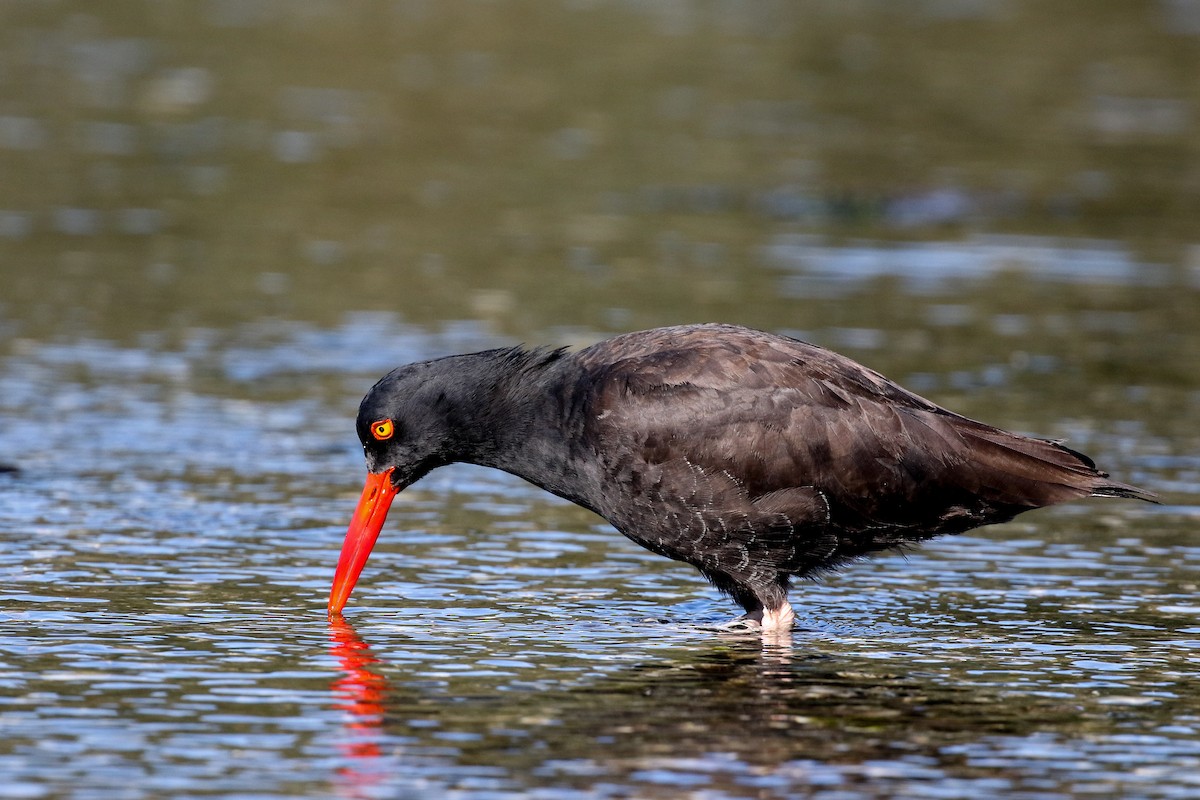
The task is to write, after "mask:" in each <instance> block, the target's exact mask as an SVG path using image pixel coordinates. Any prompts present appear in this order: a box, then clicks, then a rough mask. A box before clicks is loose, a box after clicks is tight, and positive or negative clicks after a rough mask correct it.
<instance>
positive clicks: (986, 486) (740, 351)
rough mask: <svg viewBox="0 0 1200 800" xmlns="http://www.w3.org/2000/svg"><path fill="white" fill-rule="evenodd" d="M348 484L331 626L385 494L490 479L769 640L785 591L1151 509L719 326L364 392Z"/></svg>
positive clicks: (415, 367) (466, 364)
mask: <svg viewBox="0 0 1200 800" xmlns="http://www.w3.org/2000/svg"><path fill="white" fill-rule="evenodd" d="M358 436H359V439H361V440H362V444H363V450H364V451H365V453H366V460H367V469H368V476H367V482H366V486H365V488H364V489H363V494H362V497H361V499H360V500H359V502H358V507H357V508H356V510H355V512H354V517H353V519H352V521H351V523H350V529H349V531H348V532H347V534H346V541H345V544H344V545H343V548H342V553H341V558H340V559H339V561H338V566H337V571H336V574H335V576H334V581H333V588H332V591H331V594H330V598H329V612H330V614H331V615H333V614H338V613H340V612H341V610H342V609H343V607H344V606H345V605H346V601H347V599H348V598H349V596H350V592H351V591H352V590H353V588H354V584H355V583H356V582H357V580H358V576H359V574H360V573H361V572H362V568H363V565H364V564H365V563H366V561H367V557H368V556H369V555H370V552H371V548H372V547H373V546H374V544H375V540H376V538H377V537H378V535H379V531H380V528H381V527H382V526H383V522H384V518H385V517H386V515H387V512H388V507H389V506H390V504H391V501H392V498H393V497H395V495H396V493H397V492H399V491H400V490H402V489H404V488H405V487H406V486H409V485H411V484H412V483H414V482H416V481H417V480H419V479H420V478H421V477H423V476H424V475H425V474H427V473H428V472H429V471H430V470H432V469H436V468H437V467H440V466H443V465H446V464H450V463H454V462H465V463H470V464H480V465H482V466H486V467H495V468H497V469H502V470H504V471H506V472H510V473H512V474H514V475H518V476H520V477H522V478H524V479H525V480H527V481H529V482H531V483H533V484H536V485H537V486H540V487H542V488H543V489H545V490H547V491H549V492H553V493H554V494H556V495H558V496H560V497H565V498H566V499H568V500H570V501H572V502H575V503H578V504H579V505H581V506H583V507H584V508H587V509H590V510H592V511H594V512H596V513H597V514H599V515H600V516H602V517H604V519H606V520H608V521H609V522H610V523H611V524H612V525H613V527H615V528H616V529H617V530H618V531H620V532H621V533H623V534H624V535H625V536H628V537H629V538H630V539H632V540H633V541H635V542H637V543H638V544H640V545H642V546H643V547H645V548H647V549H649V550H651V551H653V552H655V553H659V554H660V555H664V556H666V557H668V558H673V559H676V560H678V561H685V562H687V563H689V564H691V565H693V566H694V567H696V568H697V569H698V570H700V572H701V573H702V574H703V575H704V576H705V577H706V578H708V580H709V581H711V582H712V584H713V585H714V586H716V588H717V589H719V590H720V591H721V592H723V593H725V594H727V595H729V596H730V597H732V598H733V599H734V600H735V601H736V602H737V603H738V604H740V605H741V606H742V608H744V609H745V610H746V614H745V615H744V616H743V617H741V618H739V620H736V621H735V622H736V623H738V624H739V625H742V626H748V627H754V628H758V627H761V629H762V630H764V631H779V630H786V629H787V628H789V627H790V626H791V625H792V621H793V616H794V615H793V613H792V609H791V606H790V605H789V604H788V599H787V593H788V587H789V585H790V583H791V580H792V578H793V577H795V576H804V575H809V574H812V573H815V572H820V571H821V570H827V569H830V568H833V567H836V566H837V565H839V564H841V563H843V562H845V561H847V560H848V559H854V558H857V557H860V556H864V555H867V554H869V553H873V552H876V551H879V550H884V549H887V548H891V547H897V546H900V545H904V544H907V543H910V542H919V541H922V540H925V539H929V538H931V537H934V536H939V535H941V534H953V533H961V532H963V531H966V530H969V529H971V528H974V527H977V526H979V525H987V524H990V523H995V522H1004V521H1006V520H1009V519H1012V518H1013V517H1014V516H1016V515H1017V514H1019V513H1021V512H1022V511H1028V510H1029V509H1032V508H1040V507H1042V506H1049V505H1053V504H1055V503H1063V502H1066V501H1069V500H1075V499H1078V498H1082V497H1088V496H1094V497H1126V498H1136V499H1139V500H1148V501H1153V500H1154V495H1153V494H1151V493H1150V492H1146V491H1144V490H1142V489H1139V488H1137V487H1135V486H1130V485H1128V484H1125V483H1119V482H1117V481H1114V480H1110V479H1109V477H1108V475H1107V474H1106V473H1104V472H1100V471H1098V470H1097V469H1096V467H1095V465H1094V464H1093V463H1092V461H1091V459H1089V458H1088V457H1087V456H1085V455H1083V454H1082V453H1077V452H1075V451H1074V450H1071V449H1070V448H1067V447H1064V446H1063V445H1062V444H1060V443H1058V442H1054V441H1048V440H1045V439H1036V438H1031V437H1028V436H1022V435H1019V434H1015V433H1010V432H1008V431H1004V430H1001V429H999V428H994V427H992V426H990V425H985V424H984V423H982V422H976V421H975V420H972V419H968V418H967V417H963V416H960V415H958V414H955V413H953V412H951V411H947V410H946V409H944V408H941V407H940V406H937V405H935V404H934V403H931V402H930V401H928V400H926V399H924V398H922V397H919V396H917V395H915V394H913V393H912V392H909V391H907V390H905V389H902V388H901V387H900V386H898V385H896V384H895V383H893V382H892V381H890V380H888V379H887V378H885V377H883V376H882V375H880V374H879V373H877V372H874V371H872V370H870V369H867V368H866V367H864V366H862V365H860V364H858V363H856V362H854V361H852V360H850V359H849V358H846V357H845V356H841V355H838V354H837V353H834V352H831V351H829V350H826V349H824V348H821V347H817V346H815V345H811V344H807V343H805V342H801V341H798V340H796V339H790V338H787V337H784V336H777V335H774V334H770V333H764V332H762V331H757V330H750V329H747V328H741V327H736V326H732V325H716V324H709V325H682V326H677V327H670V328H657V329H654V330H648V331H641V332H639V333H630V334H625V335H622V336H617V337H615V338H612V339H608V340H606V341H602V342H599V343H598V344H594V345H592V346H591V347H587V348H585V349H583V350H579V351H578V352H568V351H566V350H565V349H544V348H539V349H525V348H521V347H511V348H501V349H497V350H486V351H484V352H480V353H470V354H466V355H456V356H449V357H447V358H439V359H436V360H433V361H423V362H420V363H416V364H410V365H408V366H404V367H400V368H399V369H396V370H394V371H393V372H391V373H389V374H388V375H386V376H385V377H384V378H383V379H382V380H380V381H379V382H378V383H377V384H375V386H374V387H373V388H372V389H371V391H370V392H368V393H367V396H366V397H365V398H364V399H363V401H362V405H361V407H360V408H359V412H358Z"/></svg>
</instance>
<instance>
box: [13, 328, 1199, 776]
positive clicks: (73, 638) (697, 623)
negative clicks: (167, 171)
mask: <svg viewBox="0 0 1200 800" xmlns="http://www.w3.org/2000/svg"><path fill="white" fill-rule="evenodd" d="M402 331H407V333H408V334H409V335H410V336H411V341H412V352H413V353H414V354H425V353H433V352H438V350H439V349H440V348H446V347H456V346H459V345H462V344H464V342H463V341H461V340H460V339H455V340H454V341H451V342H447V341H443V340H440V339H439V338H438V337H434V336H426V337H421V336H419V335H417V334H416V333H415V332H414V331H412V330H411V329H408V328H404V327H403V326H397V325H396V323H394V322H389V321H387V320H386V319H384V318H381V317H373V318H370V319H368V320H363V319H361V318H353V319H351V320H349V321H347V323H346V324H344V325H343V326H340V327H338V328H335V329H332V330H329V331H326V332H325V333H324V334H323V335H319V336H318V335H317V332H316V331H314V330H313V329H311V328H308V327H307V326H298V325H287V326H283V327H282V328H279V329H275V330H274V333H273V334H272V335H271V336H269V337H264V336H263V328H262V327H261V326H258V327H255V328H254V330H253V332H252V333H249V334H243V338H244V339H245V341H243V343H242V344H240V345H239V344H237V343H236V342H228V343H226V344H225V345H223V346H222V347H220V348H212V347H208V346H204V345H201V344H196V343H193V344H191V345H189V346H186V347H184V348H183V349H182V350H180V351H174V352H156V351H154V350H151V349H147V348H134V349H122V348H119V347H113V346H109V345H103V344H100V343H97V342H84V343H81V344H79V345H64V344H56V345H48V346H37V345H33V344H27V345H25V346H24V347H22V348H21V349H20V352H19V354H17V355H14V356H10V357H9V358H8V359H7V360H6V361H5V363H4V370H3V374H4V379H3V388H4V396H5V398H6V403H9V405H7V406H6V409H5V415H6V419H8V420H10V421H20V422H22V423H23V424H20V425H11V426H8V427H6V429H5V431H4V435H3V436H2V437H0V444H2V445H3V446H4V448H5V452H10V453H11V452H22V453H27V454H30V458H29V459H28V460H27V461H24V462H23V463H22V465H21V466H22V469H21V471H20V472H19V473H16V474H9V475H5V476H0V480H3V481H4V482H5V486H4V487H3V488H4V492H5V503H4V504H3V511H2V515H0V529H2V530H3V531H4V532H5V540H6V542H7V544H6V547H5V551H4V555H3V556H2V557H0V571H2V573H3V575H4V589H3V591H2V593H0V603H3V612H2V617H0V626H2V628H3V637H2V639H0V653H2V654H3V655H2V658H3V664H4V670H3V672H2V673H0V687H2V688H3V695H2V698H0V703H2V704H3V709H2V710H0V724H2V725H3V728H4V731H5V737H4V741H3V743H2V744H0V773H3V775H4V776H5V778H6V788H5V790H4V792H5V795H6V796H13V797H51V796H71V797H158V796H179V795H188V796H194V795H219V796H232V797H242V796H245V797H251V796H326V795H331V794H333V795H339V796H340V795H346V796H351V797H394V796H412V797H426V796H428V797H443V796H458V797H469V798H494V797H524V796H534V797H537V796H545V797H630V796H636V797H685V796H686V797H692V796H700V797H793V796H815V797H831V798H833V797H836V798H844V797H886V796H910V795H913V794H920V795H922V796H926V795H929V796H944V797H965V796H973V797H993V796H994V797H1002V796H1003V797H1011V796H1029V797H1042V796H1069V795H1080V796H1082V795H1088V794H1095V793H1097V792H1099V793H1102V794H1109V795H1113V796H1117V795H1120V796H1144V797H1183V796H1189V795H1190V794H1192V793H1193V792H1194V791H1195V790H1196V777H1195V776H1196V775H1197V774H1200V744H1198V743H1200V736H1198V735H1197V731H1198V730H1200V728H1198V726H1200V704H1198V700H1200V698H1197V696H1196V690H1195V688H1194V687H1195V686H1196V685H1197V683H1196V678H1197V675H1198V674H1200V659H1198V658H1197V656H1196V655H1195V652H1196V650H1197V647H1198V646H1200V603H1198V602H1197V601H1196V596H1197V587H1196V576H1197V575H1198V574H1200V544H1198V543H1197V542H1196V541H1195V537H1194V535H1193V531H1194V529H1195V520H1196V517H1197V512H1196V508H1197V506H1196V505H1195V504H1194V500H1193V501H1192V504H1191V505H1188V504H1183V505H1179V504H1175V505H1169V506H1165V507H1160V508H1151V507H1146V506H1142V505H1141V504H1134V503H1128V502H1109V503H1105V502H1101V501H1094V502H1092V503H1090V504H1086V505H1080V506H1076V507H1071V508H1067V509H1059V510H1051V511H1046V512H1039V513H1038V514H1036V515H1029V516H1027V517H1026V518H1024V519H1023V520H1022V521H1021V522H1018V523H1013V524H1009V525H1005V526H1000V527H996V528H993V529H991V530H987V531H982V532H978V533H973V534H970V535H964V536H959V537H955V538H953V539H949V540H944V541H940V542H936V543H934V544H932V545H929V546H927V547H923V548H920V549H918V550H914V551H913V552H910V553H907V554H894V555H888V556H884V557H881V558H877V559H875V560H873V561H871V562H866V563H862V564H858V565H854V566H852V567H850V568H848V569H846V570H845V571H844V572H843V573H841V574H836V575H832V576H828V577H827V578H825V579H823V580H821V581H820V582H816V583H814V582H804V583H802V584H800V585H799V586H798V587H797V588H796V590H795V591H794V593H793V594H794V600H795V601H796V606H797V609H798V613H799V622H798V624H799V627H798V629H797V631H796V633H795V635H794V636H793V637H791V639H790V640H789V641H783V642H780V641H775V642H769V643H766V644H764V643H763V642H762V641H760V640H759V639H758V638H756V637H746V636H736V635H728V634H717V633H714V632H712V631H711V630H706V629H705V628H704V627H703V626H705V625H711V624H714V623H719V622H721V621H724V620H725V619H727V618H728V617H730V616H732V614H733V610H732V607H731V606H730V605H729V604H728V603H727V602H725V601H723V600H721V599H720V598H719V597H717V596H716V595H715V593H713V592H712V591H711V590H710V589H709V588H708V587H707V586H706V585H705V584H704V583H703V581H702V580H700V579H699V577H698V576H696V575H695V574H693V573H692V572H691V570H690V569H688V568H684V567H681V566H678V565H675V564H672V563H669V562H666V561H663V560H662V559H659V558H656V557H654V556H652V555H651V554H649V553H647V552H644V551H642V550H640V549H639V548H637V547H635V546H633V545H632V544H631V543H629V542H627V541H625V540H624V539H622V538H621V537H620V536H618V535H617V534H615V533H614V532H613V531H612V530H611V529H610V528H608V527H607V526H606V525H605V524H603V523H602V522H601V521H599V520H597V519H596V518H595V517H593V516H592V515H590V514H588V513H587V512H585V511H582V510H580V509H577V508H575V507H573V506H570V505H569V504H566V503H563V502H561V501H558V500H556V499H555V498H552V497H549V496H547V495H545V494H544V493H542V492H540V491H538V490H536V489H535V488H533V487H531V486H528V485H526V484H524V483H523V482H521V481H520V480H518V479H516V478H513V477H511V476H507V475H504V474H502V473H497V472H494V471H490V470H484V469H480V468H473V467H462V466H458V467H450V468H446V469H443V470H440V471H438V472H435V473H434V474H432V475H431V476H430V477H429V478H428V479H426V480H425V481H423V482H421V483H420V484H418V485H417V486H416V487H413V488H412V489H410V490H408V491H407V492H405V493H404V494H402V495H401V496H400V498H399V499H398V500H397V504H396V506H395V508H394V510H393V513H392V515H391V518H390V520H389V523H388V529H387V532H386V533H385V535H384V537H383V538H382V539H381V540H380V544H379V546H378V548H377V552H376V553H375V555H374V556H373V557H372V560H371V562H370V564H369V565H368V568H367V571H366V573H365V576H364V580H363V581H362V583H361V584H360V586H359V588H358V590H357V592H356V594H355V596H354V598H353V599H352V602H351V605H350V607H349V608H348V611H347V616H346V618H345V619H339V620H336V621H333V622H329V621H327V620H326V619H325V616H324V601H325V597H326V594H327V591H328V585H329V579H330V574H331V570H332V566H333V563H334V559H335V557H336V552H337V548H338V546H339V543H340V540H341V537H342V535H343V533H344V525H345V521H346V519H347V517H348V514H349V511H350V508H351V506H352V504H353V502H354V498H355V496H356V490H357V488H358V486H357V480H358V475H359V473H360V472H361V463H360V461H361V456H360V454H359V453H358V452H356V451H357V446H356V444H355V443H354V442H353V441H351V440H350V438H349V437H348V435H347V434H348V431H349V428H350V420H351V419H352V414H353V410H354V408H353V407H354V401H355V400H356V399H357V398H356V394H355V393H354V392H353V391H352V390H351V388H350V385H353V384H356V383H358V384H361V383H362V380H363V379H361V378H360V377H359V373H367V372H369V371H370V370H372V369H374V368H375V366H376V365H374V364H371V363H357V362H355V361H354V359H352V358H347V359H344V360H343V359H339V358H335V357H334V355H335V354H336V353H338V352H339V351H343V350H344V351H345V352H346V353H350V352H352V351H354V350H355V349H356V348H357V346H358V344H357V343H358V342H359V341H360V340H361V339H362V338H363V337H364V336H366V337H367V338H370V337H371V336H380V335H388V336H395V337H396V338H397V339H399V340H401V341H403V336H402V335H401V332H402ZM464 336H465V337H467V338H469V336H468V335H467V334H466V333H465V332H464V333H460V334H459V337H464ZM234 338H237V336H235V337H234ZM264 338H265V339H268V340H270V341H269V343H265V344H261V345H260V346H258V347H257V349H256V347H255V346H254V345H253V344H252V343H251V342H260V343H261V342H263V340H264ZM475 343H476V344H479V343H480V342H479V341H477V342H475ZM297 359H299V360H301V361H303V362H304V363H307V364H310V365H313V366H310V367H309V368H307V369H303V370H297V368H296V366H295V362H296V361H297ZM248 365H253V366H252V367H251V366H248ZM322 365H324V366H322ZM64 370H66V371H68V372H73V373H74V375H75V379H74V380H73V381H65V380H63V378H62V373H63V371H64ZM299 375H303V376H304V381H305V382H306V383H310V384H311V386H312V390H311V391H309V392H307V393H304V394H302V395H298V396H291V395H293V394H294V392H292V391H291V389H292V388H293V387H294V384H295V382H296V381H297V380H298V379H299V378H298V376H299ZM114 376H119V378H120V379H119V380H114ZM196 376H202V377H199V378H198V377H196ZM251 377H252V378H253V386H249V385H248V384H247V381H250V380H251ZM314 378H316V380H313V379H314ZM206 383H207V384H208V388H207V389H203V390H202V389H200V388H199V387H198V385H197V384H199V385H204V384H206ZM217 386H221V387H223V391H220V392H214V391H212V389H213V388H214V387H217ZM48 387H52V388H53V394H52V395H51V396H50V397H51V399H50V400H49V403H48V407H47V406H36V405H33V404H32V403H31V399H32V398H34V397H40V396H43V394H42V393H43V392H45V391H46V390H47V388H48ZM239 387H240V388H239ZM360 388H361V387H360ZM247 389H249V391H247ZM239 395H242V396H239ZM253 395H259V396H257V397H255V396H253ZM263 395H267V396H263ZM274 395H279V397H278V398H276V397H275V396H274ZM47 411H48V413H47ZM34 441H36V444H37V446H34V444H33V442H34ZM1092 444H1093V448H1095V447H1096V446H1099V447H1100V448H1101V449H1100V450H1099V452H1096V455H1097V456H1098V457H1103V458H1102V460H1104V461H1107V462H1110V463H1111V462H1116V464H1117V465H1120V466H1122V467H1123V468H1124V469H1123V470H1122V474H1126V473H1128V472H1130V471H1132V472H1134V475H1133V476H1131V477H1137V478H1138V479H1139V480H1145V479H1147V478H1151V479H1153V478H1154V476H1162V477H1163V478H1165V476H1166V470H1167V469H1172V470H1175V474H1176V475H1178V476H1179V478H1180V480H1179V483H1178V484H1177V485H1178V486H1180V487H1194V484H1195V474H1196V467H1197V464H1196V462H1195V460H1194V458H1193V459H1188V458H1166V457H1163V456H1151V455H1149V454H1147V453H1146V449H1147V446H1148V445H1151V446H1152V445H1153V440H1152V439H1149V440H1146V439H1139V438H1128V439H1127V438H1125V437H1122V436H1121V435H1120V434H1119V433H1111V434H1110V435H1108V436H1099V435H1095V436H1094V438H1093V442H1092ZM1151 449H1152V448H1151ZM1094 452H1095V451H1094ZM36 453H40V455H35V454H36ZM1150 485H1156V482H1151V484H1150ZM1189 491H1190V493H1188V494H1184V495H1178V494H1177V495H1175V499H1178V498H1179V497H1181V496H1182V497H1190V498H1194V497H1195V496H1196V493H1195V491H1194V488H1193V489H1190V490H1189ZM1025 520H1028V521H1025Z"/></svg>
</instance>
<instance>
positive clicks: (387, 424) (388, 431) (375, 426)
mask: <svg viewBox="0 0 1200 800" xmlns="http://www.w3.org/2000/svg"><path fill="white" fill-rule="evenodd" d="M395 432H396V426H395V424H394V423H393V422H392V421H391V420H390V419H381V420H376V421H375V422H372V423H371V435H372V436H374V437H375V438H376V439H378V440H379V441H381V442H382V441H383V440H384V439H390V438H392V434H394V433H395Z"/></svg>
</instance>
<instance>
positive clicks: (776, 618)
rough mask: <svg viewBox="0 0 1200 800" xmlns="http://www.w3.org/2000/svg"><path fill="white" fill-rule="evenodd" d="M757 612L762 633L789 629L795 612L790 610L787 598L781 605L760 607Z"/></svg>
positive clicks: (794, 618)
mask: <svg viewBox="0 0 1200 800" xmlns="http://www.w3.org/2000/svg"><path fill="white" fill-rule="evenodd" d="M758 614H759V624H761V625H762V629H763V633H768V632H777V631H790V630H791V629H792V624H793V623H794V622H795V621H796V612H794V611H792V604H791V603H789V602H788V601H787V600H784V601H783V605H781V606H777V607H776V608H766V609H762V610H761V611H759V612H758Z"/></svg>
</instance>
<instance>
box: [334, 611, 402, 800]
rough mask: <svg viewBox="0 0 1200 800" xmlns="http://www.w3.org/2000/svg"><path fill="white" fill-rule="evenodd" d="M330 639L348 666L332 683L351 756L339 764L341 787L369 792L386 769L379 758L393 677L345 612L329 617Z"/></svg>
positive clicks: (351, 792) (354, 792)
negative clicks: (382, 670) (380, 670)
mask: <svg viewBox="0 0 1200 800" xmlns="http://www.w3.org/2000/svg"><path fill="white" fill-rule="evenodd" d="M329 641H330V646H329V652H330V654H331V655H332V656H333V657H334V658H335V659H337V662H338V666H339V668H340V669H341V671H342V674H341V675H340V676H339V677H338V678H337V679H336V680H334V681H333V683H332V684H331V685H330V690H331V691H332V693H333V708H336V709H338V710H340V711H345V712H346V717H345V719H344V722H343V734H344V741H343V743H342V744H341V750H342V753H343V754H344V755H346V756H348V757H349V759H350V761H349V763H348V764H347V765H346V766H344V767H342V768H341V769H339V770H338V775H339V777H340V778H341V780H340V781H339V783H340V784H341V788H342V789H343V790H344V791H342V792H339V793H340V794H343V795H344V796H347V797H363V796H366V795H368V794H369V792H368V791H367V790H368V789H369V787H371V786H374V785H376V784H378V783H379V782H381V781H382V780H383V779H384V777H385V775H386V772H385V770H384V768H383V765H382V764H381V763H379V758H380V756H381V755H382V754H383V749H382V747H381V743H382V741H383V738H384V732H383V718H384V706H385V703H386V701H387V698H388V695H389V694H390V693H391V687H390V686H389V684H388V680H387V678H385V677H383V675H381V674H379V673H378V672H375V671H374V670H375V669H377V667H376V666H375V665H377V664H381V663H382V662H381V661H380V660H379V659H378V658H376V657H375V656H374V655H372V653H371V648H370V647H369V646H368V645H367V643H366V642H364V641H363V640H362V638H361V637H360V636H359V635H358V632H357V631H355V630H354V628H353V627H352V626H351V625H350V623H349V622H347V621H346V620H345V619H344V618H343V617H342V616H341V615H335V616H333V617H330V619H329Z"/></svg>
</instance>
